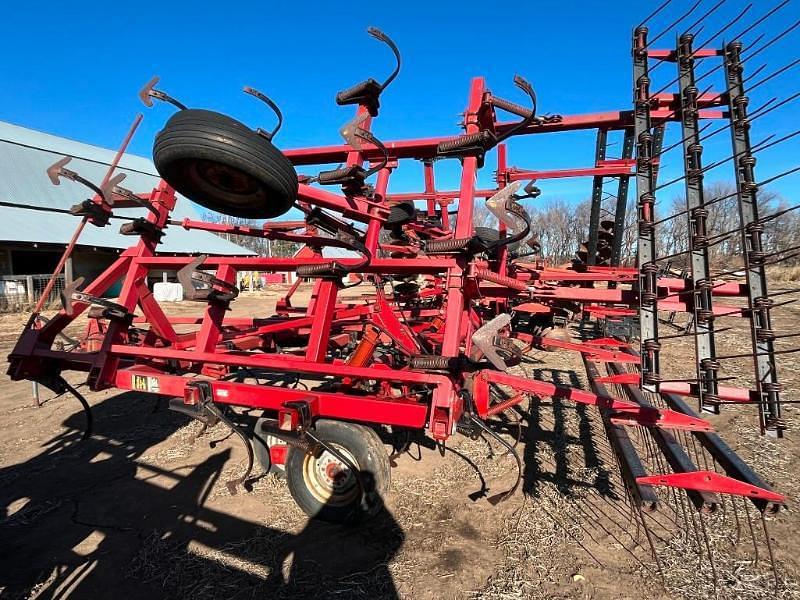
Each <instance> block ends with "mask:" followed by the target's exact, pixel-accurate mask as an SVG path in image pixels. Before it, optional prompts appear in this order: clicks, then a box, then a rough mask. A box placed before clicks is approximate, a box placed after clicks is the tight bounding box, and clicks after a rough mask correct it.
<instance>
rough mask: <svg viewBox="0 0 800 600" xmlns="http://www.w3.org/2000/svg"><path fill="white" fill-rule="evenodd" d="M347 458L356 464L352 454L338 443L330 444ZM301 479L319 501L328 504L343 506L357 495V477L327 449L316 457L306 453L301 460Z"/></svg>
mask: <svg viewBox="0 0 800 600" xmlns="http://www.w3.org/2000/svg"><path fill="white" fill-rule="evenodd" d="M331 445H332V446H333V447H334V448H335V449H336V450H337V451H338V452H340V453H341V454H342V455H343V456H344V457H345V458H347V460H349V461H350V462H351V463H353V464H354V465H356V467H357V466H358V464H357V463H356V461H355V459H354V458H353V455H352V454H351V453H350V452H348V451H347V450H346V449H344V448H342V447H341V446H339V445H338V444H331ZM303 480H304V481H305V484H306V487H307V488H308V490H309V491H310V492H311V494H312V495H313V496H314V498H316V499H317V500H318V501H319V502H321V503H323V504H328V505H330V506H343V505H347V504H350V503H351V502H353V500H354V499H355V498H357V497H358V479H357V478H356V476H355V473H353V471H352V470H351V469H350V467H348V466H347V465H346V464H344V463H343V462H342V461H340V460H339V459H338V458H336V457H335V456H334V455H333V454H331V453H330V452H328V451H327V450H323V451H322V454H320V455H319V456H318V457H314V456H311V455H310V454H306V456H305V459H304V460H303Z"/></svg>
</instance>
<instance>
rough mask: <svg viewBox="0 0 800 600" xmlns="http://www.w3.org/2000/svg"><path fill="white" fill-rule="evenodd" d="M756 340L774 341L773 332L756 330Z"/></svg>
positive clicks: (770, 330)
mask: <svg viewBox="0 0 800 600" xmlns="http://www.w3.org/2000/svg"><path fill="white" fill-rule="evenodd" d="M756 339H757V340H758V341H759V342H771V341H773V340H774V339H775V331H773V330H772V329H756Z"/></svg>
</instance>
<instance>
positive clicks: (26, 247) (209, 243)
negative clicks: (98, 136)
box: [0, 121, 253, 308]
mask: <svg viewBox="0 0 800 600" xmlns="http://www.w3.org/2000/svg"><path fill="white" fill-rule="evenodd" d="M114 154H115V151H114V150H109V149H106V148H99V147H97V146H92V145H90V144H84V143H81V142H76V141H74V140H69V139H66V138H62V137H58V136H55V135H50V134H47V133H43V132H40V131H34V130H32V129H27V128H25V127H20V126H18V125H13V124H11V123H6V122H2V121H0V202H3V203H13V204H25V205H33V206H37V207H42V208H56V209H69V208H70V207H71V206H72V205H74V204H76V203H78V202H80V201H81V200H83V199H85V198H86V197H87V195H88V190H87V189H86V188H85V187H83V186H81V185H79V184H77V183H73V182H71V181H66V180H63V179H62V182H61V185H58V186H55V185H53V184H52V183H51V182H50V180H49V178H48V176H47V174H46V169H47V167H49V166H50V165H52V164H53V163H54V162H55V161H56V160H58V159H59V158H61V157H63V156H69V157H71V158H72V161H71V162H70V163H69V168H70V169H72V170H74V171H76V172H78V173H80V174H81V175H82V176H83V177H85V178H87V179H88V180H90V181H94V182H99V181H101V180H102V178H103V176H104V174H105V172H106V170H107V169H108V165H109V163H110V162H111V161H112V159H113V157H114ZM119 170H120V171H121V172H124V173H125V174H126V175H127V177H126V179H125V180H124V182H123V183H122V185H123V186H124V187H126V188H127V189H130V190H133V191H135V192H137V193H140V192H146V191H149V190H151V189H152V188H153V187H154V186H155V185H156V184H157V182H158V179H159V178H158V177H157V175H156V174H155V173H156V171H155V167H154V166H153V163H152V162H151V161H150V160H149V159H147V158H144V157H141V156H134V155H130V154H126V155H124V156H123V158H122V160H121V162H120V168H119ZM117 212H118V213H119V214H131V215H137V216H139V215H141V213H142V212H144V211H143V210H141V209H138V210H136V209H128V210H122V211H117ZM172 215H173V218H175V219H182V218H185V217H189V218H198V216H199V215H198V213H197V211H196V210H195V208H194V206H193V205H192V203H191V202H189V201H188V200H186V199H185V198H179V200H178V204H177V206H176V208H175V210H174V211H173V213H172ZM78 222H79V219H78V217H74V216H72V215H69V214H63V213H56V212H46V211H37V210H31V209H26V208H14V207H10V206H0V308H7V307H13V306H15V305H21V304H26V303H29V302H30V301H31V300H33V299H35V298H37V295H38V294H39V293H41V290H42V289H43V288H44V286H45V284H46V282H47V279H49V278H50V276H51V274H52V272H53V269H54V268H55V266H56V264H57V263H58V260H59V258H60V257H61V254H62V253H63V251H64V248H65V246H66V245H67V244H68V243H69V240H70V238H71V237H72V234H73V232H74V230H75V227H76V226H77V224H78ZM133 241H134V240H133V238H131V237H130V236H124V235H121V234H120V233H119V222H118V221H114V220H112V221H110V222H109V224H108V225H106V226H105V227H94V226H91V225H90V226H87V227H86V228H85V229H84V232H83V234H82V235H81V237H80V240H79V243H78V246H77V247H76V249H75V252H74V253H73V255H72V257H71V258H70V259H69V260H68V262H67V265H66V276H67V277H72V278H77V277H80V276H83V277H86V279H87V280H90V279H91V278H93V277H95V276H97V275H98V274H99V273H101V272H102V271H103V270H104V269H105V268H106V267H107V266H108V265H109V264H111V262H112V261H113V260H114V259H115V257H116V256H117V255H118V254H119V253H120V252H121V251H122V250H123V249H125V248H127V247H129V246H130V245H131V244H132V243H133ZM192 252H203V253H206V254H211V255H214V254H225V255H249V254H253V252H251V251H250V250H247V249H245V248H242V247H241V246H238V245H236V244H234V243H232V242H229V241H227V240H225V239H223V238H220V237H218V236H216V235H213V234H211V233H207V232H202V231H187V230H184V229H182V228H179V227H169V228H168V229H167V230H166V235H165V236H164V237H163V239H162V241H161V246H160V253H161V254H189V253H192ZM62 279H63V278H62ZM59 287H60V286H56V289H58V288H59ZM112 294H113V290H112Z"/></svg>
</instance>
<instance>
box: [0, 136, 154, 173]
mask: <svg viewBox="0 0 800 600" xmlns="http://www.w3.org/2000/svg"><path fill="white" fill-rule="evenodd" d="M0 142H5V143H6V144H12V145H14V146H20V147H21V148H28V149H30V150H41V151H42V152H49V153H50V154H58V155H59V156H69V157H70V158H77V159H78V160H85V161H86V162H90V163H94V164H96V165H103V166H106V167H110V166H111V163H110V162H105V161H102V160H97V159H96V158H86V157H85V156H79V155H77V154H67V153H65V152H59V151H57V150H53V149H52V148H43V147H41V146H34V145H33V144H25V143H23V142H18V141H17V140H9V139H6V138H0ZM137 158H141V157H137ZM119 168H120V169H121V170H123V171H130V172H131V173H139V174H141V175H148V176H150V177H158V178H159V179H160V178H161V175H159V174H158V173H150V172H149V171H142V170H140V169H133V168H130V167H119Z"/></svg>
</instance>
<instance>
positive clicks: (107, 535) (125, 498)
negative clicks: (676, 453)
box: [0, 290, 800, 600]
mask: <svg viewBox="0 0 800 600" xmlns="http://www.w3.org/2000/svg"><path fill="white" fill-rule="evenodd" d="M279 295H280V294H279V291H276V290H271V291H267V292H259V293H256V294H252V295H243V296H242V297H240V298H239V299H237V301H236V302H235V303H234V306H235V309H234V314H247V315H252V314H257V315H264V314H267V313H269V312H270V310H271V308H272V306H273V305H274V302H275V300H276V298H278V297H279ZM197 309H198V307H197V305H194V304H191V303H184V304H181V305H176V306H175V307H174V311H175V312H180V313H183V314H191V313H192V312H195V311H197ZM776 315H777V317H778V319H777V327H776V329H777V328H781V329H782V330H783V331H784V332H788V331H792V330H793V328H794V327H795V326H796V325H795V324H796V323H797V319H798V317H800V306H798V305H789V306H786V307H783V308H782V309H781V310H780V311H777V312H776ZM24 320H25V317H24V316H22V315H5V316H2V317H0V355H1V356H5V355H6V354H7V352H8V351H9V350H10V349H11V347H12V345H13V343H14V341H15V340H16V337H17V334H18V332H19V330H20V329H21V327H22V325H23V323H24ZM731 321H732V323H731V325H732V326H733V327H734V329H733V330H731V331H729V332H725V333H722V334H720V339H721V340H722V342H721V343H720V346H721V347H722V348H723V349H722V350H721V351H720V353H723V352H724V353H726V354H736V353H737V351H739V350H743V349H744V346H743V344H742V341H745V340H746V338H743V337H741V335H742V332H743V331H744V326H745V323H744V322H739V323H737V322H735V321H733V320H731ZM737 332H738V334H737ZM734 334H736V335H734ZM736 340H739V341H736ZM690 342H691V340H689V339H681V340H677V341H675V342H673V343H671V344H670V345H669V348H668V349H667V350H665V352H664V358H663V361H664V364H665V367H666V369H667V371H668V374H669V372H670V371H671V372H672V373H673V374H678V373H681V374H683V375H684V376H687V373H686V370H687V369H689V370H690V371H693V370H694V367H693V365H692V364H687V358H686V357H687V356H691V355H690V354H687V350H688V346H687V344H689V343H690ZM665 345H666V344H665ZM787 345H788V344H787ZM795 356H797V355H794V354H787V355H784V357H783V359H782V361H781V366H782V369H781V376H782V380H783V382H784V385H785V391H784V397H785V398H787V399H790V400H794V399H797V398H799V397H800V395H799V394H798V392H799V391H800V369H799V368H798V365H799V364H800V363H798V360H797V359H796V358H794V357H795ZM688 362H689V363H690V362H691V359H689V361H688ZM524 368H525V370H526V371H527V372H528V373H529V374H530V375H532V376H535V377H538V378H541V379H545V380H551V381H556V382H561V383H566V384H570V385H578V386H586V381H585V376H584V373H583V366H582V363H581V360H580V358H579V357H578V356H577V355H575V356H570V355H567V354H564V353H558V354H554V353H544V352H541V353H535V354H534V355H533V356H531V362H530V363H526V365H525V367H524ZM725 368H726V374H729V373H736V372H737V369H739V368H741V372H742V373H745V372H749V369H750V366H749V364H748V362H747V361H746V360H742V361H736V362H734V361H730V364H726V366H725ZM689 376H691V375H690V374H689ZM70 381H71V382H73V383H76V384H77V383H80V378H79V377H75V376H74V374H73V376H72V377H71V378H70ZM0 385H1V386H2V391H3V394H2V401H0V432H2V433H3V435H2V437H0V597H2V598H6V597H7V598H67V597H73V598H110V597H114V598H147V599H149V600H152V599H153V598H188V597H191V598H256V597H259V598H284V597H285V598H370V599H373V598H394V597H402V598H415V599H434V598H436V599H440V598H443V599H448V598H453V599H455V598H459V599H460V598H497V599H513V598H671V597H685V598H709V597H715V596H716V597H721V598H776V597H777V598H800V541H798V540H800V523H799V522H798V519H797V517H796V512H795V511H794V510H793V507H792V503H790V509H789V510H788V511H784V512H782V513H781V514H779V515H778V516H776V517H769V518H768V527H767V529H766V531H767V532H768V535H769V536H770V537H771V539H772V543H771V548H772V551H773V552H774V555H775V562H776V564H777V582H776V581H774V580H773V573H772V570H771V569H770V561H769V558H768V549H767V545H766V544H765V537H764V536H765V530H764V529H763V528H762V522H761V519H760V518H758V517H757V516H756V513H755V511H754V510H753V509H752V508H749V510H748V503H747V502H743V501H739V502H737V503H734V502H731V501H730V500H729V501H727V503H726V504H725V506H724V509H725V510H723V511H721V512H720V513H718V514H715V515H711V516H704V515H699V514H697V513H695V512H694V511H692V510H691V507H689V505H688V503H687V502H686V501H685V500H684V499H683V496H682V495H679V494H675V493H672V492H669V491H664V492H663V496H662V497H663V499H664V506H665V509H664V510H663V511H659V513H657V514H655V515H649V516H647V517H641V516H640V515H639V513H637V512H635V511H632V510H631V508H630V506H629V504H628V502H627V500H626V495H625V491H624V486H623V485H622V484H621V481H620V479H619V476H618V474H617V468H616V465H615V462H614V460H615V459H614V458H613V455H612V454H611V451H610V448H609V446H608V442H607V441H606V438H605V434H604V432H603V427H602V423H601V421H600V418H599V415H598V414H597V413H596V412H595V411H594V410H593V409H591V408H586V407H580V406H578V407H576V406H574V405H572V404H569V403H565V402H559V401H550V400H549V399H543V400H542V401H540V402H532V403H531V404H530V405H529V406H525V407H523V409H522V410H521V411H520V414H521V417H522V444H521V446H520V454H521V456H522V458H523V463H524V464H523V483H522V489H521V491H520V492H518V493H517V494H516V495H515V496H514V497H513V498H512V499H510V500H508V501H506V502H503V503H501V504H499V505H497V506H492V505H491V504H490V503H489V502H488V501H487V500H486V498H485V497H484V498H479V499H477V500H475V501H473V500H472V499H471V498H470V496H471V495H473V496H474V492H476V490H479V489H480V487H481V485H480V484H481V478H483V480H485V482H486V484H487V485H488V487H489V488H490V494H489V495H491V494H493V493H496V492H500V491H502V490H504V489H507V488H508V487H509V486H510V485H511V484H512V483H513V481H514V477H515V468H514V463H513V461H512V460H511V459H510V457H508V456H505V457H504V456H500V455H501V452H500V451H499V449H498V448H495V450H494V454H495V456H494V458H492V457H491V454H492V452H491V451H490V448H489V447H488V446H487V444H486V442H484V441H483V440H478V441H471V440H467V439H465V438H460V439H458V440H457V441H456V442H455V444H454V446H453V448H452V451H450V452H447V453H446V454H445V456H443V457H442V456H439V454H438V453H437V452H434V451H431V450H428V449H425V448H422V449H420V450H419V453H420V455H419V456H421V458H422V460H416V459H417V458H419V456H418V455H417V448H416V447H415V448H414V449H413V451H412V452H411V453H410V454H408V455H405V456H403V457H401V458H400V459H399V460H398V466H397V468H395V469H394V470H393V483H392V491H391V493H390V494H389V495H388V496H387V497H386V498H385V503H386V506H387V510H386V511H385V512H384V513H383V514H382V515H381V516H379V517H378V518H376V519H375V520H373V521H370V522H368V523H366V524H362V525H360V526H349V527H343V526H333V525H326V524H321V523H317V522H313V521H312V522H310V521H309V520H308V519H307V518H306V516H305V515H304V514H303V513H302V512H301V511H300V510H299V509H298V508H297V507H296V506H295V504H294V502H293V501H292V499H291V497H290V495H289V493H288V491H287V489H286V486H285V483H284V482H283V481H282V480H280V479H276V478H274V477H272V476H269V477H262V478H261V479H259V480H258V481H257V482H256V484H255V487H254V490H253V491H252V492H251V493H244V492H240V493H238V494H237V495H235V496H231V495H230V493H229V492H228V490H227V488H226V487H225V485H224V482H225V481H226V480H227V479H229V478H230V476H231V475H232V474H236V473H237V472H238V471H239V469H241V467H242V465H243V463H244V452H243V450H242V448H241V447H239V446H238V445H237V443H236V442H235V441H233V440H232V439H231V438H229V439H226V440H224V441H221V442H219V443H218V444H215V446H214V447H213V448H212V447H210V445H209V441H210V440H217V439H220V438H223V437H224V436H225V432H224V431H223V430H222V428H221V427H218V428H215V429H214V430H211V431H210V432H208V433H207V434H206V435H204V436H203V437H200V438H199V439H197V440H194V436H195V434H196V433H197V432H198V430H199V426H198V425H197V424H195V423H190V422H188V419H186V418H185V417H182V416H180V415H177V414H174V413H171V412H169V411H167V410H166V409H165V408H164V407H163V406H162V407H159V406H158V405H157V403H156V402H155V401H154V399H153V397H152V396H146V395H141V394H134V393H120V392H119V391H113V390H111V391H105V392H101V393H88V392H87V393H86V395H87V397H88V399H89V401H90V403H91V404H92V407H93V411H94V416H95V430H94V435H93V436H92V438H91V439H90V440H89V441H87V442H80V437H81V433H82V430H83V427H84V416H83V413H82V411H81V410H80V407H79V406H78V404H77V402H76V401H75V400H74V399H73V398H71V397H68V396H63V397H59V398H53V397H52V394H51V393H49V392H47V391H46V390H43V394H42V399H43V401H44V404H43V405H42V407H41V408H36V407H35V406H34V404H33V401H32V399H31V384H30V383H28V382H11V381H9V380H8V378H7V377H5V376H3V379H2V382H0ZM786 417H787V418H786V421H787V424H788V427H789V431H788V434H787V437H786V438H785V439H783V440H778V441H773V440H768V439H765V438H763V437H761V436H759V434H758V432H757V425H756V415H755V413H754V409H752V408H751V407H725V409H724V410H723V414H722V415H720V416H718V417H717V416H711V417H710V419H711V420H712V422H713V423H714V425H715V426H716V427H717V428H718V430H719V431H720V433H721V434H722V436H723V438H725V439H726V440H727V441H728V442H729V443H730V444H731V446H732V447H733V448H735V449H736V450H737V451H738V452H739V454H740V455H741V456H742V458H744V459H745V460H746V461H748V462H749V463H750V464H751V465H753V466H754V467H755V468H756V470H757V471H758V472H759V473H760V474H761V475H762V476H763V477H764V478H765V479H766V480H767V481H768V482H769V483H771V484H772V485H773V486H774V487H775V488H776V489H778V490H780V491H782V492H785V493H787V494H788V495H789V497H790V498H797V497H798V496H800V482H799V481H798V467H797V465H798V462H799V461H800V445H799V444H798V439H797V434H796V431H797V429H798V427H800V419H798V412H797V410H796V409H795V408H794V405H788V406H787V408H786ZM645 458H649V459H651V460H653V461H655V459H654V457H647V456H646V457H645ZM642 519H643V520H644V523H646V524H647V525H648V527H647V529H645V528H644V527H642V526H641V522H642ZM648 534H649V536H648ZM754 538H755V541H756V543H755V544H754V543H753V539H754ZM648 539H649V540H650V542H652V543H653V545H654V546H655V547H657V549H658V552H657V555H658V557H659V560H658V562H656V561H655V560H654V559H653V557H652V555H651V552H650V549H649V542H648ZM737 542H738V543H737ZM709 550H711V552H710V554H711V555H712V556H713V563H712V561H710V560H709V558H708V557H709Z"/></svg>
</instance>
